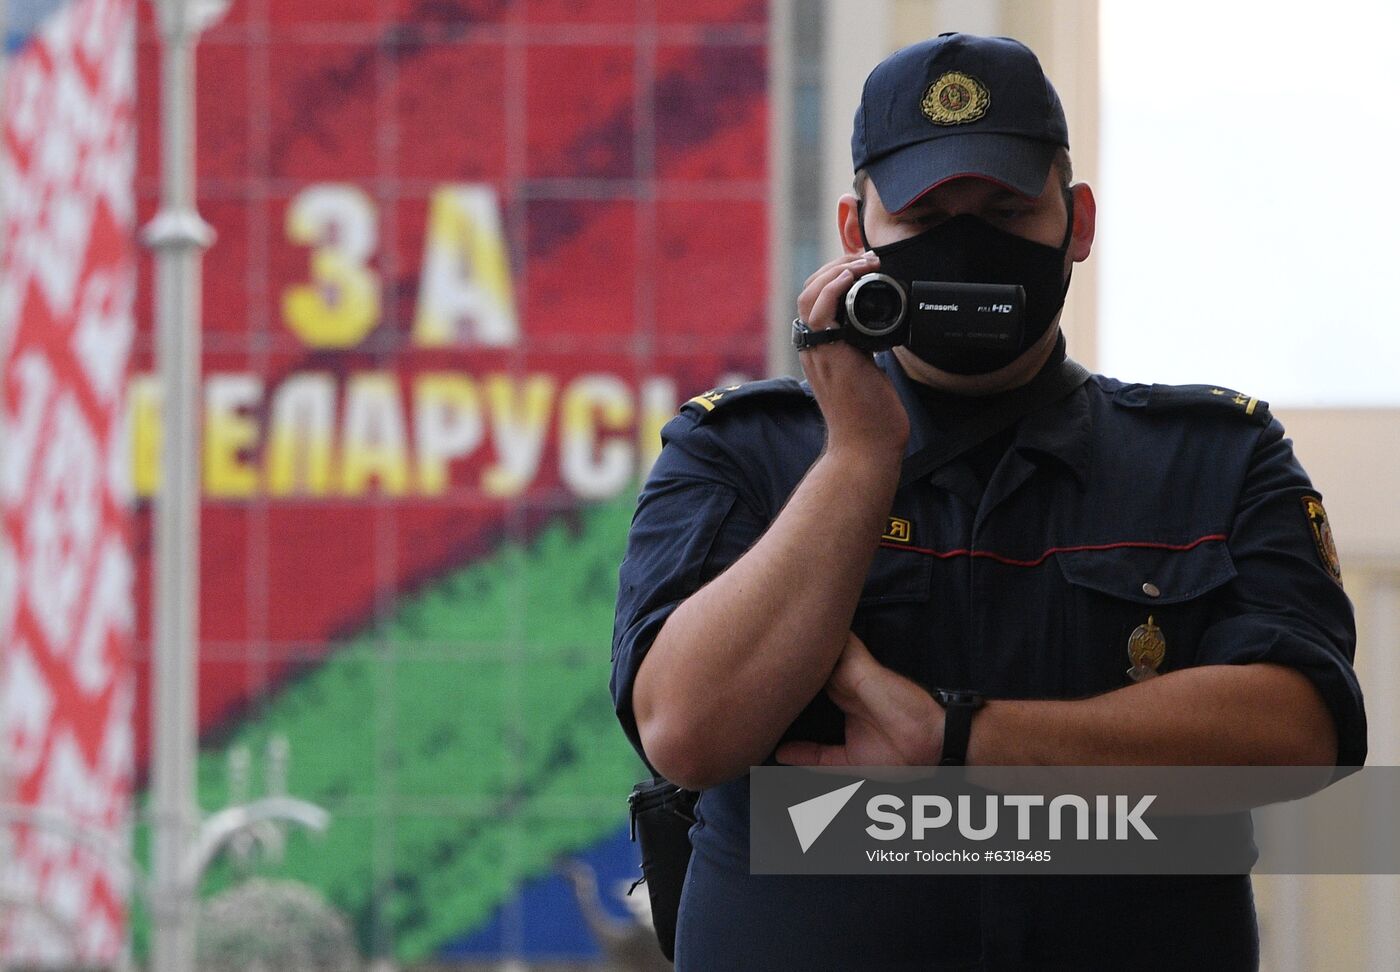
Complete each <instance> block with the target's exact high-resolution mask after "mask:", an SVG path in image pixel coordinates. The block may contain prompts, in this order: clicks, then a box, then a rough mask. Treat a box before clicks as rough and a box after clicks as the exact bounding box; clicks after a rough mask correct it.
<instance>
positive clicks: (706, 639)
mask: <svg viewBox="0 0 1400 972" xmlns="http://www.w3.org/2000/svg"><path fill="white" fill-rule="evenodd" d="M898 476H899V458H898V456H897V455H892V454H891V455H870V454H864V453H856V452H836V451H828V452H826V453H824V454H823V455H822V456H821V457H820V458H819V459H818V460H817V461H816V463H814V464H813V466H812V468H811V469H810V470H809V471H808V474H807V476H806V477H805V478H804V479H803V480H802V482H801V484H800V485H799V486H798V487H797V489H796V490H795V491H794V492H793V495H792V497H791V499H790V500H789V501H788V503H787V505H786V506H785V507H784V509H783V511H782V513H781V514H779V516H778V518H777V519H776V520H774V522H773V524H772V526H771V527H770V528H769V529H768V531H767V532H766V533H765V534H764V535H763V537H762V538H761V539H760V540H759V541H758V542H757V543H756V544H754V546H753V547H752V548H751V549H750V550H749V551H748V552H747V553H745V554H744V556H742V557H741V558H739V560H738V561H736V562H735V563H734V564H733V565H731V566H730V567H729V569H728V570H726V571H725V572H724V573H723V574H721V575H720V576H719V577H716V578H715V579H714V580H713V581H711V582H710V583H709V584H707V585H706V586H705V587H703V588H702V589H700V590H699V591H697V592H696V593H695V594H694V595H692V596H691V597H690V598H689V599H687V600H686V601H685V602H684V603H683V604H681V605H680V607H678V608H677V609H676V610H675V612H674V613H673V614H672V615H671V616H670V618H669V619H667V621H666V624H665V625H664V626H663V628H662V629H661V632H660V633H659V634H658V635H657V638H656V641H655V642H654V643H653V645H652V647H651V650H650V651H649V652H648V653H647V656H646V658H645V659H644V660H643V662H642V665H641V667H640V669H639V670H638V673H637V678H636V682H635V685H634V688H633V711H634V714H635V715H636V718H637V724H638V727H639V729H640V732H641V736H642V744H643V746H644V747H645V749H646V751H647V755H648V757H649V758H650V759H651V761H652V763H653V765H655V766H656V767H657V769H658V770H660V771H661V772H663V773H665V774H667V775H668V776H669V777H671V778H672V779H674V780H675V781H676V782H679V783H684V784H687V785H691V786H705V785H713V784H714V783H716V782H720V781H722V780H724V779H729V778H732V777H734V776H737V775H740V774H742V773H744V772H745V771H746V770H747V768H748V767H749V766H750V765H752V764H754V763H757V762H760V761H761V760H762V759H763V758H764V757H765V756H766V755H767V754H768V752H769V751H770V750H771V749H772V747H773V746H774V745H775V744H776V742H777V740H778V738H779V736H780V735H781V734H782V732H783V730H784V729H786V728H787V726H788V725H789V724H791V722H792V720H793V719H794V718H796V716H797V714H798V713H799V712H801V710H802V708H803V707H804V706H806V705H807V704H808V703H809V702H810V701H811V700H812V699H813V698H814V697H815V696H816V695H817V693H818V692H819V691H821V688H822V686H823V684H825V682H826V680H827V678H828V676H829V675H830V674H831V671H832V669H833V667H834V666H835V664H836V661H837V659H838V658H839V657H840V654H841V650H842V648H843V647H844V646H845V643H846V638H847V632H848V630H849V628H850V623H851V617H852V616H853V615H854V613H855V608H856V602H857V601H858V600H859V598H860V592H861V588H862V586H863V584H864V581H865V576H866V574H867V572H868V571H869V569H870V561H871V558H872V557H873V556H874V552H875V549H876V547H877V546H878V544H879V538H880V534H881V532H882V530H883V528H884V524H885V518H886V517H887V516H888V514H889V510H890V505H891V503H892V502H893V499H894V492H895V489H896V486H897V483H898Z"/></svg>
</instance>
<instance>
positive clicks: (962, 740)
mask: <svg viewBox="0 0 1400 972" xmlns="http://www.w3.org/2000/svg"><path fill="white" fill-rule="evenodd" d="M933 698H934V701H935V702H937V703H938V704H939V705H941V706H943V758H942V759H940V760H939V761H938V765H939V766H963V765H966V763H967V744H968V741H969V740H970V739H971V738H972V716H973V713H975V712H976V711H977V710H978V709H980V708H982V706H984V705H986V704H987V697H986V696H985V695H983V694H982V693H981V692H973V691H970V690H968V689H941V688H936V689H934V690H933Z"/></svg>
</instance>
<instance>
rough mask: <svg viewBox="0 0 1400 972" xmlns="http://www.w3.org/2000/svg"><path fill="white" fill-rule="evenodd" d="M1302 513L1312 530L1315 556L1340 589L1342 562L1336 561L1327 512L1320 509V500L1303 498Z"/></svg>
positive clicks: (1335, 548)
mask: <svg viewBox="0 0 1400 972" xmlns="http://www.w3.org/2000/svg"><path fill="white" fill-rule="evenodd" d="M1303 511H1304V513H1306V514H1307V517H1308V527H1309V528H1310V529H1311V530H1312V537H1313V543H1314V544H1315V545H1316V546H1317V556H1318V558H1319V559H1321V561H1322V566H1324V567H1326V568H1327V572H1328V573H1329V574H1331V575H1332V579H1333V580H1334V581H1336V582H1337V585H1338V586H1339V587H1340V586H1341V584H1342V562H1341V561H1340V560H1338V559H1337V545H1336V544H1335V543H1334V542H1333V541H1332V525H1331V524H1329V523H1328V522H1327V511H1326V510H1324V509H1323V508H1322V500H1321V499H1319V498H1318V497H1316V496H1304V497H1303Z"/></svg>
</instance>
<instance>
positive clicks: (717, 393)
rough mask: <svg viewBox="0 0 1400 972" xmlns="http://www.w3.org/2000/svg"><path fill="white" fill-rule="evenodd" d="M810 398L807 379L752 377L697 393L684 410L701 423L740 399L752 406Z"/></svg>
mask: <svg viewBox="0 0 1400 972" xmlns="http://www.w3.org/2000/svg"><path fill="white" fill-rule="evenodd" d="M804 398H805V399H807V400H809V401H812V400H813V398H812V389H811V388H810V387H809V386H808V385H807V383H806V382H805V381H798V380H797V379H796V378H786V377H784V378H768V379H765V380H763V381H750V382H748V383H746V384H743V385H726V386H725V387H723V388H712V389H711V390H710V391H707V392H705V393H704V394H703V395H696V396H695V397H694V398H692V399H691V400H690V401H688V402H686V403H685V404H684V405H682V406H681V414H683V415H684V414H689V415H692V416H694V417H695V419H696V421H697V424H698V423H700V422H704V421H705V420H706V419H708V418H709V417H710V416H711V415H712V414H714V413H715V412H716V411H718V410H720V409H730V408H733V407H734V406H735V405H736V404H738V403H740V402H747V403H748V404H749V405H750V406H754V407H759V408H762V407H765V406H769V405H773V404H775V403H777V402H779V401H781V400H783V399H788V400H793V399H804Z"/></svg>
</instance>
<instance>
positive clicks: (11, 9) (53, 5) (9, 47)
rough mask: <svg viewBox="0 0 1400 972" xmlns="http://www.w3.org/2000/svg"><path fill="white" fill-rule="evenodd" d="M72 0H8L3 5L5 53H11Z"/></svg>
mask: <svg viewBox="0 0 1400 972" xmlns="http://www.w3.org/2000/svg"><path fill="white" fill-rule="evenodd" d="M71 2H73V0H9V2H8V3H7V4H6V7H5V53H6V54H13V53H14V52H15V51H18V50H19V49H20V48H22V47H23V46H24V45H25V44H27V43H29V38H30V37H32V36H34V32H35V31H37V30H38V29H39V27H40V26H41V25H42V24H43V23H44V21H45V20H47V19H48V18H49V15H50V14H52V13H53V12H54V11H56V10H57V9H58V8H59V7H65V6H67V5H68V4H69V3H71Z"/></svg>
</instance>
